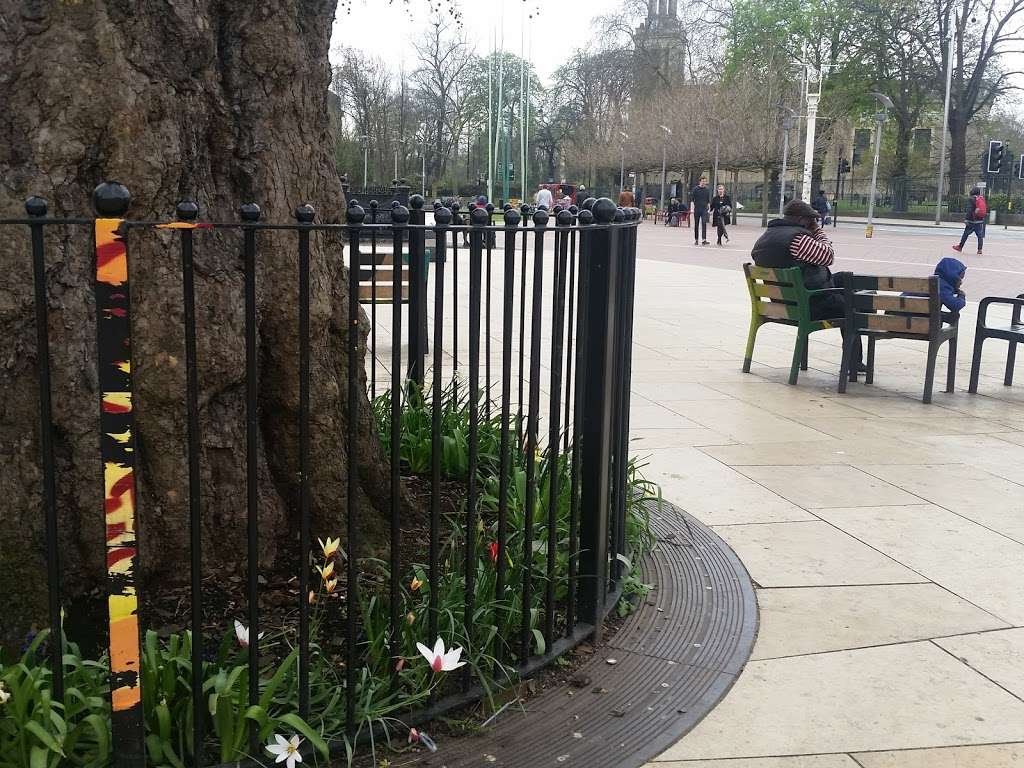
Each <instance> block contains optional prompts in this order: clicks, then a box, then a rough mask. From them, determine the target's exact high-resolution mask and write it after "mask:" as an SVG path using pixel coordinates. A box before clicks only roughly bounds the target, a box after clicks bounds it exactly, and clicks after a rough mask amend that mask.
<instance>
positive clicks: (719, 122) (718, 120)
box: [708, 117, 722, 194]
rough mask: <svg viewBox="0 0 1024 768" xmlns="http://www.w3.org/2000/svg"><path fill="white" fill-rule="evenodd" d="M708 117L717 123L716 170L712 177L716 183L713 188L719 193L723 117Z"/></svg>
mask: <svg viewBox="0 0 1024 768" xmlns="http://www.w3.org/2000/svg"><path fill="white" fill-rule="evenodd" d="M708 119H709V120H710V121H711V122H713V123H714V124H715V126H716V130H715V171H714V173H713V174H712V179H713V180H714V182H715V183H714V185H713V186H712V187H711V188H712V189H714V190H716V192H715V194H718V192H717V190H718V142H719V140H720V139H721V133H722V119H721V118H720V117H709V118H708Z"/></svg>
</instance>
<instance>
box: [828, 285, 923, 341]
mask: <svg viewBox="0 0 1024 768" xmlns="http://www.w3.org/2000/svg"><path fill="white" fill-rule="evenodd" d="M908 294H912V295H908ZM843 300H844V301H845V302H846V307H847V318H848V321H852V323H853V327H854V328H855V329H858V330H867V331H879V332H885V333H892V334H899V335H901V336H912V337H916V338H922V339H927V338H929V337H930V336H933V335H935V334H937V333H938V332H939V331H940V330H942V299H941V298H940V297H939V278H938V277H936V276H935V275H932V276H931V277H888V276H880V275H854V274H849V273H848V274H846V275H844V276H843Z"/></svg>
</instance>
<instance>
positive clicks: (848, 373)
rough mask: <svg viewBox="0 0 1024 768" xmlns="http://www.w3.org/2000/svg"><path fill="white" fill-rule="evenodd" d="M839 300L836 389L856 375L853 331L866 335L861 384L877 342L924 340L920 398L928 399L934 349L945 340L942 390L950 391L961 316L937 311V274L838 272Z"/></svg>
mask: <svg viewBox="0 0 1024 768" xmlns="http://www.w3.org/2000/svg"><path fill="white" fill-rule="evenodd" d="M908 294H909V295H908ZM843 302H844V303H845V304H846V321H845V322H846V328H847V333H846V343H845V344H844V345H843V363H842V366H841V368H840V371H839V391H840V392H841V393H842V392H846V382H847V380H849V381H856V380H857V372H856V368H851V360H850V357H851V350H852V342H853V339H854V338H855V337H856V336H857V335H860V336H866V337H867V339H868V359H867V373H866V374H865V376H864V383H865V384H871V383H872V382H873V381H874V375H875V342H876V341H878V340H879V339H911V340H917V341H924V342H927V344H928V362H927V367H926V370H925V378H924V397H923V398H922V400H923V402H925V403H930V402H931V401H932V382H933V381H934V379H935V358H936V356H937V355H938V353H939V348H940V347H941V346H942V345H943V343H945V342H947V341H948V342H949V362H948V364H947V367H946V391H947V392H952V391H953V386H954V384H955V382H956V343H957V331H958V328H959V320H960V316H959V315H957V314H951V313H949V312H943V311H942V299H941V298H940V297H939V278H938V277H936V276H935V275H932V276H931V277H884V276H883V277H879V276H875V275H854V274H850V273H847V274H845V275H843Z"/></svg>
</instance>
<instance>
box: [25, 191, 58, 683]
mask: <svg viewBox="0 0 1024 768" xmlns="http://www.w3.org/2000/svg"><path fill="white" fill-rule="evenodd" d="M46 209H47V204H46V200H44V199H43V198H41V197H30V198H29V199H28V200H26V201H25V212H26V213H27V214H28V215H29V217H30V218H32V219H37V220H38V221H36V222H33V223H32V224H29V230H30V232H31V236H32V274H33V288H34V291H35V314H36V360H37V368H38V372H39V450H40V455H41V457H42V462H43V509H44V511H45V513H46V589H47V607H48V613H49V617H50V642H49V650H50V672H51V674H52V675H53V678H52V679H53V698H54V699H55V700H56V701H58V702H63V701H64V628H63V627H62V626H61V619H60V615H61V601H60V581H61V579H60V571H61V568H60V542H59V540H58V533H57V481H56V478H55V473H56V468H55V464H54V458H53V408H52V401H51V393H50V389H51V386H50V331H49V328H50V322H49V312H48V306H47V295H46V252H45V250H44V247H43V220H44V219H45V217H46Z"/></svg>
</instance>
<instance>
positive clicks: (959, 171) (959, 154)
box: [949, 105, 967, 197]
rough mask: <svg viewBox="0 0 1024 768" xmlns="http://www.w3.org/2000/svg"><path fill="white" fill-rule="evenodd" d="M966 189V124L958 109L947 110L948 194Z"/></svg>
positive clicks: (958, 192) (959, 192) (956, 193)
mask: <svg viewBox="0 0 1024 768" xmlns="http://www.w3.org/2000/svg"><path fill="white" fill-rule="evenodd" d="M965 189H967V122H966V121H965V120H963V119H962V117H961V113H960V111H959V110H958V109H955V108H953V107H952V105H951V108H950V110H949V194H950V196H951V197H952V196H953V195H962V194H963V193H964V190H965Z"/></svg>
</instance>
